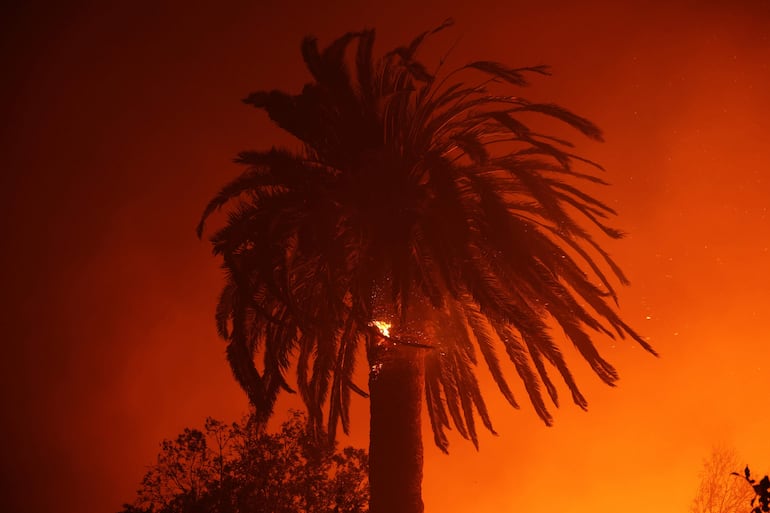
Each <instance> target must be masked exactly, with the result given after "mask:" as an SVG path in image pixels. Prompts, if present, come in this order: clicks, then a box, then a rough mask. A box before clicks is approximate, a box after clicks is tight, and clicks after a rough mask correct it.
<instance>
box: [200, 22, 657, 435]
mask: <svg viewBox="0 0 770 513" xmlns="http://www.w3.org/2000/svg"><path fill="white" fill-rule="evenodd" d="M450 25H451V20H448V21H447V22H445V23H443V24H441V25H440V26H438V27H437V28H436V29H434V30H432V31H427V32H424V33H422V34H420V35H418V36H417V37H416V38H415V39H414V40H412V41H411V42H410V43H409V44H407V45H405V46H399V47H397V48H395V49H394V50H392V51H390V52H386V53H384V54H383V56H382V57H380V58H379V59H378V58H376V57H375V52H374V31H372V30H363V31H360V32H350V33H347V34H345V35H343V36H342V37H340V38H338V39H337V40H335V41H333V42H332V43H331V44H330V45H329V46H327V47H325V48H323V49H321V48H319V46H318V42H317V40H316V39H315V38H313V37H308V38H306V39H305V40H304V41H303V42H302V45H301V53H302V58H303V60H304V62H305V65H306V67H307V68H308V70H309V72H310V76H311V77H312V80H311V82H310V83H308V84H306V85H305V86H304V87H303V89H302V90H301V92H300V93H299V94H289V93H285V92H281V91H259V92H255V93H252V94H250V95H249V96H248V97H247V98H246V99H245V100H244V102H245V103H247V104H249V105H251V106H253V107H255V108H258V109H261V110H264V111H265V112H266V113H267V114H268V115H269V117H270V119H271V120H273V121H274V122H275V123H276V124H277V125H278V126H280V127H281V128H283V129H284V130H286V131H287V132H289V133H290V134H292V135H293V136H295V137H296V138H297V139H299V141H300V142H301V143H302V144H303V147H304V149H303V151H301V152H299V153H297V152H291V151H288V150H284V149H276V148H274V149H272V150H269V151H246V152H242V153H241V154H239V155H238V157H237V159H236V162H237V163H238V164H239V165H242V166H244V167H245V170H244V172H243V173H242V175H241V176H239V177H237V178H235V179H234V180H233V181H231V182H230V183H228V184H227V185H225V187H223V189H222V190H221V191H220V192H219V194H217V195H216V196H214V198H213V199H212V200H211V201H210V202H209V204H208V205H207V206H206V208H205V209H204V212H203V215H202V217H201V221H200V224H199V225H198V228H197V231H198V234H199V236H200V235H201V233H202V232H203V229H204V223H205V222H206V221H207V220H208V218H209V217H210V216H211V215H212V214H213V213H214V212H216V211H218V210H220V209H223V208H225V209H226V213H227V219H226V221H225V223H224V225H223V226H222V227H220V228H219V229H218V230H216V231H215V232H214V233H213V235H212V236H211V241H212V244H213V249H214V252H215V254H217V255H221V257H222V259H223V268H224V271H225V280H226V283H225V286H224V289H223V291H222V294H221V296H220V301H219V304H218V306H217V311H216V323H217V330H218V333H219V334H220V336H221V337H222V338H224V339H225V340H226V341H227V343H228V349H227V355H228V360H229V362H230V365H231V367H232V369H233V373H234V375H235V378H236V380H237V381H238V383H239V384H240V385H241V386H242V387H243V389H244V390H245V391H246V393H247V394H248V396H249V399H250V400H251V402H252V403H253V404H254V405H255V407H256V408H257V410H258V411H259V412H260V413H261V414H262V415H263V417H264V418H266V417H267V416H269V415H270V413H271V411H272V407H273V405H274V403H275V400H276V397H277V395H278V393H279V392H280V391H281V390H288V391H291V390H292V387H291V386H290V385H289V384H288V383H287V381H286V375H287V374H288V373H289V370H290V369H291V368H292V366H293V367H294V368H295V371H296V378H297V383H296V390H297V392H298V393H299V395H300V396H301V398H302V400H303V401H304V402H305V403H306V404H307V406H308V410H309V418H310V420H311V422H312V423H313V425H314V427H315V429H316V431H317V432H318V433H321V432H326V433H328V434H329V436H331V437H334V436H335V432H336V429H337V426H338V425H341V426H342V429H343V430H344V431H346V432H347V431H348V429H349V424H350V416H349V405H350V398H351V393H356V394H360V395H364V396H365V395H366V392H365V391H364V390H362V389H361V387H360V386H358V385H357V384H356V383H355V381H356V373H355V369H356V365H357V364H358V363H359V360H360V359H361V356H362V354H363V353H364V352H365V353H366V355H367V357H368V358H369V364H370V365H372V364H374V363H376V362H377V350H376V346H377V344H378V343H379V342H378V341H382V340H387V341H388V342H389V343H406V344H412V345H414V346H415V347H420V348H423V349H422V350H421V351H422V354H423V355H424V358H425V372H424V375H425V399H426V404H427V408H428V414H429V418H430V422H431V425H432V427H433V432H434V435H435V442H436V444H437V445H438V446H439V447H440V448H441V449H442V450H447V448H448V443H449V442H448V440H449V439H448V436H447V433H446V431H447V430H448V429H451V428H454V429H456V430H457V432H458V433H459V434H460V435H461V436H463V437H465V438H468V439H469V440H471V441H472V442H473V443H474V444H478V432H477V431H478V430H477V421H479V420H480V421H481V424H482V425H484V426H485V427H486V428H487V429H489V430H490V431H491V430H493V428H492V422H491V418H490V415H489V412H488V411H487V408H486V405H485V403H484V400H483V397H482V394H481V389H480V386H479V382H478V380H477V377H476V369H477V366H478V365H479V364H480V362H483V365H484V366H485V367H486V368H487V369H488V370H489V373H490V375H491V377H492V379H493V381H494V382H495V384H496V385H497V388H498V389H499V390H500V392H501V393H502V395H503V396H504V397H505V399H506V401H507V402H508V403H509V404H511V405H512V406H513V407H515V408H518V407H519V402H518V400H517V399H516V397H515V396H514V391H513V389H512V387H511V386H510V384H509V376H507V375H506V373H507V369H506V366H507V367H508V368H511V369H512V370H513V372H514V373H515V374H514V375H516V376H518V378H519V380H520V381H521V383H522V384H523V390H524V392H525V393H526V394H527V396H528V398H529V401H530V403H531V404H532V405H533V407H534V409H535V412H536V413H537V415H538V416H539V417H540V418H541V419H542V420H543V421H544V422H545V423H546V424H550V423H551V422H552V415H551V413H550V411H549V404H548V403H549V402H550V403H553V404H554V405H556V406H558V404H559V389H560V386H561V385H560V383H559V381H561V382H562V383H563V386H565V387H566V389H567V390H568V392H569V394H570V395H571V398H572V400H573V402H574V403H575V404H577V405H578V406H579V407H580V408H586V407H587V402H586V399H585V397H584V396H583V395H582V393H581V392H580V390H579V388H578V386H577V383H576V382H575V379H574V377H573V375H572V373H571V372H570V370H569V367H568V365H567V362H566V359H565V356H564V353H563V351H562V349H561V346H562V345H563V342H564V341H565V340H566V341H568V342H569V343H571V344H572V345H573V346H574V347H575V349H576V352H577V353H578V354H579V355H581V356H582V358H583V359H584V360H585V361H586V362H587V363H588V365H589V366H590V367H591V368H592V369H593V371H594V372H595V373H596V374H597V376H598V377H599V378H600V379H601V380H603V381H604V382H606V383H607V384H610V385H612V384H613V383H614V382H615V381H616V380H617V377H618V375H617V372H616V370H615V369H614V368H613V367H612V365H611V364H610V363H609V362H607V361H606V360H605V359H604V358H603V356H602V355H601V354H600V351H599V349H598V347H597V345H596V342H595V340H597V335H598V336H599V338H602V337H620V338H622V337H629V338H630V339H632V340H634V341H635V342H637V343H639V344H640V345H641V346H642V347H643V348H644V349H646V350H647V351H649V352H651V353H653V354H654V351H653V350H652V348H651V347H650V345H649V344H648V343H647V342H646V341H645V340H644V339H643V338H642V337H641V336H640V335H639V334H637V333H636V332H635V331H634V330H633V329H632V328H631V327H630V326H629V325H628V324H627V323H625V322H624V321H623V320H622V319H621V318H620V316H619V314H618V312H617V310H616V303H617V293H616V291H615V289H614V288H613V282H614V281H615V280H617V281H619V282H620V283H621V284H626V283H627V279H626V277H625V276H624V274H623V273H622V271H621V269H620V267H619V266H618V265H617V264H616V263H615V262H614V261H613V259H612V258H611V256H610V255H609V254H608V253H607V252H606V251H605V250H604V249H603V248H602V247H601V245H600V244H599V242H598V239H597V237H602V236H606V237H609V238H620V237H622V235H623V234H622V232H621V231H620V230H618V229H616V228H614V227H612V226H611V224H610V223H609V222H608V221H609V220H610V219H611V218H612V217H613V216H614V215H615V211H614V210H613V209H612V208H611V207H610V206H609V205H608V204H607V203H606V202H603V201H601V200H600V199H598V198H596V197H594V196H593V195H591V194H589V193H587V192H586V191H585V190H584V188H583V185H586V184H590V185H591V186H596V185H606V182H605V181H604V179H603V178H601V177H600V176H598V175H597V174H598V173H599V172H601V171H603V169H602V167H601V166H600V165H599V164H597V163H595V162H593V161H591V160H590V159H587V158H585V157H582V156H580V155H578V154H577V153H576V152H575V149H574V144H573V143H572V142H571V141H568V140H565V139H564V138H563V137H554V136H552V135H549V134H548V133H547V131H548V130H547V129H548V127H549V126H551V124H552V123H553V122H558V123H562V124H563V125H565V126H566V127H569V128H571V129H574V130H575V131H576V132H577V133H579V134H581V135H583V136H585V137H587V138H589V139H592V140H597V141H601V140H602V132H601V130H600V129H599V128H598V127H597V126H596V125H594V124H593V123H592V122H591V121H589V120H588V119H586V118H584V117H582V116H579V115H577V114H575V113H573V112H571V111H569V110H567V109H565V108H563V107H561V106H558V105H555V104H551V103H534V102H530V101H528V100H526V99H524V98H522V97H520V96H518V94H512V93H514V92H518V91H517V89H518V88H520V87H523V86H527V85H528V84H529V82H530V78H531V77H533V76H537V75H548V74H550V71H549V69H548V68H547V67H545V66H534V67H518V68H513V67H509V66H506V65H504V64H501V63H497V62H493V61H486V60H479V61H475V62H471V63H470V64H467V65H465V66H461V67H459V68H456V69H454V70H450V71H445V70H444V69H443V64H444V61H443V60H442V61H441V63H439V65H438V66H437V67H434V68H431V67H429V66H427V65H426V64H425V63H423V62H422V61H421V60H420V59H419V57H418V50H419V49H420V47H421V45H422V44H424V42H425V40H426V39H427V38H428V37H429V36H430V35H431V34H434V33H436V32H438V31H441V30H444V29H446V28H447V27H449V26H450ZM512 90H513V91H512ZM383 304H385V305H387V308H385V310H388V311H389V312H391V317H392V318H391V319H390V321H392V322H393V323H394V327H393V329H394V331H395V332H397V333H399V330H401V332H402V333H407V332H408V330H407V329H406V327H407V326H411V327H412V328H414V326H417V328H416V329H413V332H414V333H417V335H414V336H412V337H411V338H410V337H408V336H406V335H404V336H403V337H401V336H400V335H397V336H394V337H390V336H388V337H384V336H383V335H382V334H381V333H378V332H377V331H376V329H375V328H373V327H372V324H371V323H372V321H373V320H375V319H376V316H377V315H380V311H381V310H383V306H382V305H383ZM410 329H411V328H410ZM400 337H401V338H400ZM557 378H558V379H557Z"/></svg>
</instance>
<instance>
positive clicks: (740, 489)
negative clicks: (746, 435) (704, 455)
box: [690, 445, 754, 513]
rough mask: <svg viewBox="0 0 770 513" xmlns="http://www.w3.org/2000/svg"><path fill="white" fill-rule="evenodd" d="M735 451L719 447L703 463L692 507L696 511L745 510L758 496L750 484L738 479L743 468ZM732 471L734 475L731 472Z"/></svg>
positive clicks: (739, 512) (729, 512)
mask: <svg viewBox="0 0 770 513" xmlns="http://www.w3.org/2000/svg"><path fill="white" fill-rule="evenodd" d="M739 461H740V460H739V458H738V456H737V455H736V453H735V450H733V449H731V448H730V447H728V446H725V445H718V446H715V447H714V448H713V449H712V451H711V455H710V456H709V457H708V459H706V460H705V461H704V462H703V469H702V471H701V476H700V477H701V481H700V483H699V485H698V491H697V492H696V494H695V497H694V498H693V502H692V504H691V506H690V511H691V512H692V513H743V512H745V511H746V504H748V503H749V501H750V500H751V498H752V497H753V496H754V493H753V492H752V489H751V487H750V486H747V485H746V483H744V482H743V480H741V479H736V478H735V475H736V474H735V473H734V472H731V470H732V469H734V468H739V465H740V463H739ZM731 474H732V475H731Z"/></svg>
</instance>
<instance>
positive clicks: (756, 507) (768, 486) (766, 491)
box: [733, 465, 770, 513]
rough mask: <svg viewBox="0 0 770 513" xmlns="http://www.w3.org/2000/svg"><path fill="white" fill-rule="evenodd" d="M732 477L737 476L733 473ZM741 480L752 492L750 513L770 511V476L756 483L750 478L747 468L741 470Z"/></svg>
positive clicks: (749, 471)
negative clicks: (744, 481) (742, 479)
mask: <svg viewBox="0 0 770 513" xmlns="http://www.w3.org/2000/svg"><path fill="white" fill-rule="evenodd" d="M733 475H735V476H739V477H740V474H738V473H737V472H733ZM743 478H744V479H745V480H746V482H747V483H749V485H750V486H751V490H752V491H753V492H754V494H753V497H751V502H750V504H751V508H752V510H751V513H767V512H768V511H770V476H767V475H765V477H763V478H762V479H760V480H759V481H757V480H756V479H754V478H752V477H751V470H750V469H749V466H748V465H746V468H745V469H744V470H743Z"/></svg>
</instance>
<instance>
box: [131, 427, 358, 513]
mask: <svg viewBox="0 0 770 513" xmlns="http://www.w3.org/2000/svg"><path fill="white" fill-rule="evenodd" d="M368 497H369V492H368V478H367V455H366V452H365V451H364V450H362V449H355V448H353V447H346V448H345V449H343V450H342V451H336V450H335V449H334V446H332V445H325V444H320V445H319V441H318V440H317V439H316V438H315V437H313V436H311V434H310V433H309V432H308V430H307V420H306V417H305V416H304V415H303V414H300V413H298V412H294V413H293V416H292V417H291V418H290V419H289V420H288V421H286V422H285V423H284V424H283V425H282V427H281V430H280V431H279V432H278V433H275V434H267V433H265V432H264V431H258V430H257V426H256V425H255V419H254V418H253V417H251V418H248V419H245V420H244V421H243V422H241V423H233V424H229V425H228V424H223V423H221V422H219V421H216V420H213V419H210V418H209V419H207V420H206V424H205V427H204V429H203V430H202V431H201V430H198V429H189V428H186V429H185V430H184V431H183V432H182V433H181V434H180V435H179V436H178V437H177V438H176V439H175V440H164V441H163V443H162V444H161V451H160V453H159V454H158V459H157V462H156V463H155V464H154V465H152V466H151V467H150V469H149V470H148V471H147V474H146V475H145V476H144V479H143V480H142V486H141V488H140V489H139V491H138V492H137V498H136V500H135V501H134V503H133V504H126V505H124V507H123V510H121V513H198V512H201V513H203V512H207V513H245V512H249V513H295V512H297V511H303V512H306V513H365V512H366V511H367V510H368Z"/></svg>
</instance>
